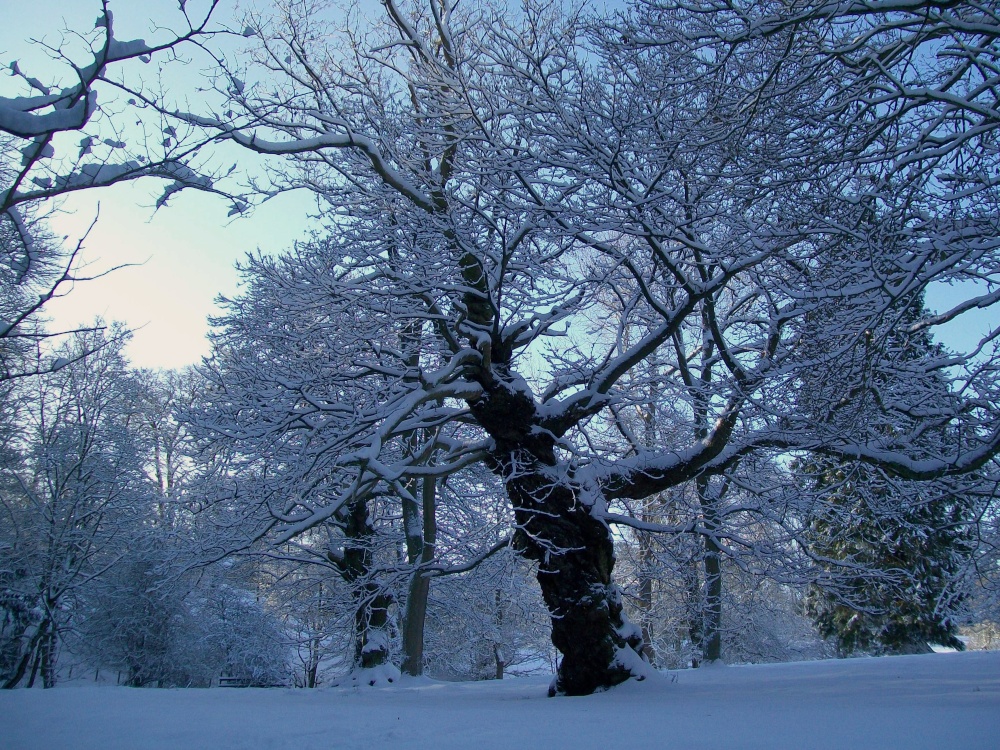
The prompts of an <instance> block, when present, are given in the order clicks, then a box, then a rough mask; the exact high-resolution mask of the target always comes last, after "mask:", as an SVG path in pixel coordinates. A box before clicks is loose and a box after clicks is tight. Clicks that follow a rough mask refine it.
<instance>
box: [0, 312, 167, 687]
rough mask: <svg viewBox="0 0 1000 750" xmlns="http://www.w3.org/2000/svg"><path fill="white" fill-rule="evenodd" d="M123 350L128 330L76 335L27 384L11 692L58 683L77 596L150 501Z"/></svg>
mask: <svg viewBox="0 0 1000 750" xmlns="http://www.w3.org/2000/svg"><path fill="white" fill-rule="evenodd" d="M122 346H123V335H122V334H121V332H120V331H119V332H117V333H116V334H115V333H113V334H112V335H111V336H109V338H107V339H103V338H102V335H101V333H100V327H98V328H95V329H94V330H90V331H86V332H83V333H80V334H77V335H75V336H74V337H73V338H71V340H70V341H68V342H67V343H66V344H65V345H64V346H62V347H61V348H59V349H57V350H56V351H55V352H53V356H54V357H56V358H58V359H60V360H62V364H60V365H59V366H58V367H57V368H54V371H53V372H52V373H50V374H48V375H45V376H43V377H39V378H35V379H31V380H29V381H26V382H25V383H24V384H23V387H25V388H28V389H30V393H29V394H27V396H26V397H25V399H24V401H23V403H22V407H21V410H20V411H19V413H18V415H17V416H18V419H19V420H21V421H20V430H19V434H18V435H17V438H16V441H14V444H15V445H16V447H17V448H18V450H19V460H18V461H16V462H10V463H8V464H7V465H5V466H4V467H3V490H4V495H3V504H4V508H3V510H4V514H5V523H4V529H5V532H4V537H5V538H4V547H5V549H4V555H3V556H2V558H0V560H2V565H3V570H2V573H0V575H2V577H3V581H4V585H5V594H4V595H5V598H12V600H13V601H15V602H19V603H21V604H23V605H24V606H23V607H21V609H20V610H19V611H21V610H25V609H26V611H27V612H28V613H29V614H30V617H29V618H28V620H27V622H26V623H24V625H25V626H24V627H21V628H20V630H19V631H17V632H15V631H11V632H9V633H8V634H7V635H8V636H9V637H11V638H13V639H14V640H15V641H16V644H17V645H16V647H15V646H11V649H14V650H16V653H17V656H16V657H15V658H14V659H13V661H12V662H11V664H10V671H5V673H4V674H3V685H4V687H8V688H9V687H14V686H16V685H18V684H20V683H21V682H22V681H27V683H28V684H29V685H30V684H31V683H32V682H33V681H34V680H35V678H36V677H37V676H38V674H41V677H42V680H43V682H44V684H45V685H46V686H50V685H52V684H54V682H55V679H56V672H55V665H56V657H57V649H58V647H59V645H60V640H61V631H62V630H63V629H64V628H66V627H67V626H68V624H69V623H70V622H71V621H72V619H73V618H74V616H75V613H76V610H77V605H78V601H77V597H78V595H79V594H80V592H81V590H82V589H84V588H85V587H86V586H87V585H88V584H89V583H90V582H91V581H92V580H93V579H94V578H96V577H98V576H100V575H101V574H102V573H103V572H105V571H107V570H108V569H109V568H111V567H112V566H113V565H114V564H115V563H116V562H117V561H118V560H119V559H120V558H121V557H122V556H123V555H124V550H125V549H126V544H125V540H124V539H123V538H122V536H123V530H124V528H125V526H126V525H127V524H128V522H129V518H130V515H131V513H132V512H133V511H134V509H135V508H137V507H142V506H143V505H144V504H146V503H148V500H149V497H150V494H151V492H150V490H151V488H150V486H149V485H148V484H147V483H146V481H145V477H144V476H143V473H142V460H141V456H140V451H139V449H138V445H137V441H136V440H135V436H134V435H133V434H132V432H131V431H130V429H129V419H130V418H131V416H132V404H133V402H134V391H133V388H132V384H131V382H130V380H129V377H128V373H127V370H126V366H125V360H124V358H123V356H122V353H121V348H122ZM87 352H90V353H89V354H87V356H83V354H84V353H87ZM22 619H23V618H22Z"/></svg>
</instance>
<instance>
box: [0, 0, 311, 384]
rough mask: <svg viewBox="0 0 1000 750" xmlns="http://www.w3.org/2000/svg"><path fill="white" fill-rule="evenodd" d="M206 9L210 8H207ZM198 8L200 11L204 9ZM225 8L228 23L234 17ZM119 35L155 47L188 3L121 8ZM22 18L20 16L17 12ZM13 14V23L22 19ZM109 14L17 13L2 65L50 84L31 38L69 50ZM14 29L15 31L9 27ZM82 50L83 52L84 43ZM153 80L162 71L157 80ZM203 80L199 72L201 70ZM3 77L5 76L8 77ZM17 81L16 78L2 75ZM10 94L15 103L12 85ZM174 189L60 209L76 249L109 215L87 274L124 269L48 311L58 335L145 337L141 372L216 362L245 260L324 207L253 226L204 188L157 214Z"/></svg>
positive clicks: (139, 354) (33, 9)
mask: <svg viewBox="0 0 1000 750" xmlns="http://www.w3.org/2000/svg"><path fill="white" fill-rule="evenodd" d="M201 4H203V3H199V5H201ZM195 5H196V1H192V2H190V3H189V6H190V7H194V6H195ZM233 5H234V3H230V4H228V7H220V8H219V11H218V12H219V15H217V18H219V19H220V20H221V19H223V18H225V17H226V16H225V14H231V13H232V12H233V8H232V6H233ZM111 8H112V10H113V11H114V12H115V26H116V37H118V38H119V39H123V40H127V39H133V38H150V36H151V34H150V28H149V27H150V24H151V23H152V22H153V20H158V21H161V22H162V21H164V20H165V19H176V18H177V0H169V2H168V1H167V0H142V1H141V2H130V3H129V2H123V1H120V2H113V3H112V4H111ZM11 10H13V14H11ZM12 15H13V18H12V17H11V16H12ZM98 15H100V3H99V2H97V0H32V2H30V3H19V4H18V5H17V6H16V9H8V12H7V14H6V17H7V20H8V23H6V24H3V25H0V61H2V63H0V64H3V65H4V66H6V65H7V64H9V62H10V61H11V60H18V61H19V63H20V67H21V69H22V70H24V71H25V72H26V73H28V74H29V75H34V76H36V77H38V78H41V79H42V80H46V79H47V78H48V76H47V75H46V73H47V71H56V70H58V71H60V72H61V73H62V74H63V75H65V70H66V69H65V68H56V67H53V66H52V64H51V63H50V61H49V60H48V58H47V54H46V52H45V50H44V48H43V47H42V46H41V45H39V44H33V45H32V44H28V43H27V40H28V39H29V38H33V39H37V40H40V41H44V42H45V43H47V44H49V45H51V46H59V41H60V35H61V33H62V29H79V30H89V29H91V28H93V25H94V20H95V19H96V18H97V17H98ZM10 21H13V22H10ZM73 41H76V44H75V45H73V46H74V48H77V49H79V48H80V44H79V41H78V40H71V43H72V42H73ZM151 72H152V71H151ZM192 72H196V71H195V70H194V66H192ZM0 75H2V74H0ZM3 77H4V79H6V75H3ZM2 83H3V91H2V93H3V94H5V95H15V92H14V91H12V90H11V89H10V88H8V85H7V84H8V81H7V80H3V82H2ZM162 187H163V184H162V182H161V181H158V180H154V179H146V180H142V181H140V182H138V183H134V184H131V185H118V186H115V187H113V188H105V189H102V190H91V191H86V192H83V193H76V194H74V195H72V196H70V197H68V198H66V199H65V201H64V202H63V203H62V204H61V209H62V213H61V214H59V215H57V216H56V217H55V218H54V219H53V221H52V223H51V227H52V229H53V231H54V232H55V234H56V235H57V236H60V237H62V236H65V237H66V238H67V239H66V240H65V244H66V245H67V247H73V246H75V245H76V243H77V242H78V241H79V239H80V238H81V237H82V236H83V234H84V233H85V232H86V230H87V227H88V226H89V225H90V223H91V222H92V221H93V219H94V217H95V216H98V204H99V205H100V212H99V219H98V221H97V224H96V226H95V227H94V229H93V231H92V232H91V233H90V235H89V236H88V237H87V239H86V241H85V242H84V245H83V253H82V262H83V265H84V268H82V269H81V270H79V271H78V275H80V276H93V275H98V274H101V273H103V272H105V271H107V270H108V269H110V268H114V267H116V266H123V265H128V264H133V266H132V267H129V268H121V269H119V270H116V271H114V272H112V273H110V274H108V275H106V276H104V277H102V278H99V279H95V280H92V281H87V282H84V283H80V284H77V285H76V286H75V287H74V288H73V289H72V290H71V291H70V293H69V294H67V295H66V296H64V297H62V298H61V299H58V300H53V301H52V302H50V303H49V305H47V306H46V308H45V313H46V316H47V317H48V318H49V319H50V320H51V323H50V328H52V329H53V330H66V329H71V328H73V327H75V326H77V325H78V324H83V323H89V322H91V321H93V320H94V318H95V317H97V316H100V317H102V318H104V319H105V320H106V321H111V320H120V321H124V322H125V323H127V324H128V326H129V327H130V328H133V329H135V335H134V338H133V340H132V342H131V344H130V345H129V348H128V354H129V356H130V358H131V360H132V363H133V364H134V365H136V366H138V367H152V368H156V367H163V368H170V367H182V366H185V365H189V364H194V363H197V362H199V361H200V359H201V357H202V356H204V355H206V354H208V343H207V341H206V340H205V334H206V333H207V331H208V322H207V320H206V318H207V316H209V315H215V314H218V312H219V308H218V307H217V306H216V305H215V304H214V300H215V297H216V296H217V295H219V294H224V295H227V296H229V295H232V294H233V293H234V292H235V291H236V288H237V281H238V277H237V274H236V271H235V269H234V267H233V266H234V263H235V262H236V261H237V260H240V259H242V258H243V257H244V256H245V255H246V253H247V252H252V251H256V250H257V249H258V248H260V249H262V250H264V251H265V252H277V251H280V250H283V249H285V248H288V247H290V246H291V245H292V244H293V243H294V242H295V241H296V240H298V239H302V238H303V237H304V235H305V232H306V230H307V229H308V228H309V226H311V224H310V220H309V218H308V214H309V213H310V212H313V213H315V202H314V201H313V199H312V198H311V197H309V196H308V195H306V194H304V193H300V194H287V195H283V196H279V197H278V198H276V199H274V200H272V201H271V202H269V203H267V204H265V205H264V206H262V207H260V208H258V209H257V210H256V211H255V212H254V213H253V215H251V216H250V217H249V218H244V219H238V220H235V221H234V220H232V219H230V218H228V217H227V213H228V211H229V205H228V203H227V202H225V201H224V200H223V199H221V198H219V197H216V196H212V195H207V194H201V193H195V192H193V191H186V192H183V193H181V194H180V195H176V196H174V197H173V198H172V199H171V201H170V203H169V204H168V206H167V208H165V209H162V210H160V211H159V212H157V213H155V214H154V212H153V209H152V206H153V204H154V202H155V197H156V195H157V194H158V192H159V191H160V190H162Z"/></svg>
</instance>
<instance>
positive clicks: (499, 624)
mask: <svg viewBox="0 0 1000 750" xmlns="http://www.w3.org/2000/svg"><path fill="white" fill-rule="evenodd" d="M493 613H494V614H493V626H494V627H495V628H496V638H495V639H494V641H493V665H494V672H493V679H495V680H502V679H503V671H504V669H505V668H506V667H507V655H506V653H504V650H503V592H501V591H500V589H497V590H496V591H494V592H493Z"/></svg>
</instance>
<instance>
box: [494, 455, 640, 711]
mask: <svg viewBox="0 0 1000 750" xmlns="http://www.w3.org/2000/svg"><path fill="white" fill-rule="evenodd" d="M507 490H508V492H509V493H510V497H511V500H512V501H513V503H514V514H515V518H516V521H517V526H518V528H517V533H516V535H515V543H516V544H517V547H518V549H519V550H520V551H521V552H522V553H523V554H524V555H525V556H526V557H528V558H529V559H531V560H535V561H537V562H538V583H539V585H540V586H541V588H542V596H543V597H544V599H545V603H546V605H547V606H548V609H549V613H550V614H551V616H552V643H553V644H554V645H555V647H556V648H557V649H559V651H560V653H562V655H563V658H562V661H561V662H560V663H559V670H558V673H557V675H556V680H555V682H554V684H553V687H552V689H551V691H550V692H551V693H552V694H553V695H554V694H557V693H559V694H565V695H587V694H589V693H592V692H594V691H595V690H599V689H602V688H608V687H611V686H613V685H617V684H618V683H620V682H624V681H625V680H627V679H628V678H629V677H630V676H632V668H633V667H634V666H635V664H636V663H637V662H638V661H639V660H640V657H639V655H638V654H640V653H642V635H641V633H640V631H639V629H638V628H636V627H635V626H634V625H632V624H631V623H628V622H626V620H625V618H624V615H623V612H622V603H621V597H620V596H619V593H618V589H617V587H616V586H615V585H614V584H613V583H612V581H611V572H612V570H613V569H614V565H615V554H614V546H613V543H612V540H611V533H610V531H609V529H608V527H607V526H606V525H605V524H604V523H602V522H601V521H599V520H597V519H595V518H594V517H593V516H592V515H591V514H590V510H589V508H588V507H587V506H586V505H584V504H583V503H582V502H580V499H579V497H578V496H577V492H576V491H575V490H574V489H573V488H572V487H570V486H568V485H566V484H561V483H553V482H552V479H551V478H550V477H547V476H544V475H542V474H541V473H531V474H521V475H520V476H516V477H513V478H511V479H510V480H508V482H507Z"/></svg>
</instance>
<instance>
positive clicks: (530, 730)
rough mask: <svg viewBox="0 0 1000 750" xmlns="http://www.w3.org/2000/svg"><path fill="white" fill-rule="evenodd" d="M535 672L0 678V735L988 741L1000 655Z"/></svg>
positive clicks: (128, 741) (515, 744)
mask: <svg viewBox="0 0 1000 750" xmlns="http://www.w3.org/2000/svg"><path fill="white" fill-rule="evenodd" d="M546 684H547V683H546V680H544V679H539V678H524V679H516V680H503V681H502V682H480V683H438V682H432V681H430V680H414V681H404V682H403V683H402V684H401V685H399V686H397V687H388V688H374V689H372V688H365V689H356V688H354V689H348V688H330V689H319V690H286V689H272V690H251V689H244V690H241V689H226V688H215V689H210V690H152V689H150V690H136V689H129V688H117V687H66V688H61V689H60V688H56V689H55V690H15V691H0V748H3V750H7V749H8V748H11V749H16V750H31V749H33V748H39V749H41V748H45V749H46V750H49V749H51V748H59V749H62V748H65V749H67V750H98V749H99V750H116V749H117V748H122V749H125V748H128V750H143V749H151V748H156V749H157V750H160V749H163V750H166V749H167V748H169V749H170V750H175V749H177V750H189V749H193V748H212V749H213V750H226V749H228V748H234V749H235V748H240V749H241V750H244V749H247V748H252V749H253V750H257V749H258V748H259V749H261V750H264V749H266V750H272V749H273V750H277V749H283V748H289V749H290V750H291V749H292V748H294V750H318V749H320V748H337V749H338V750H339V749H341V748H343V749H346V748H366V749H367V748H382V747H387V748H393V750H395V749H396V748H415V749H417V750H432V749H433V750H451V749H452V748H455V749H458V748H461V750H489V748H517V749H518V750H529V749H531V748H572V749H573V750H580V749H585V748H629V750H632V749H633V748H657V750H666V749H668V748H679V749H683V750H707V749H709V748H719V749H720V750H721V749H722V748H725V749H726V750H747V749H750V748H761V749H765V748H766V749H767V750H783V749H784V748H795V750H822V749H823V748H837V750H841V749H843V748H850V749H851V750H862V749H864V748H877V749H878V750H893V748H901V749H902V748H905V749H906V750H916V749H918V748H934V749H935V750H948V749H949V748H961V749H962V750H976V748H983V749H984V750H985V749H986V748H989V749H990V750H996V749H997V748H1000V652H973V653H964V654H936V655H928V656H900V657H886V658H882V659H852V660H845V661H826V662H807V663H797V664H778V665H767V666H752V667H719V668H715V669H701V670H687V671H682V672H675V673H667V674H665V675H664V677H663V678H662V679H660V680H654V681H647V682H644V683H629V684H627V685H623V686H621V687H619V688H616V689H614V690H612V691H610V692H608V693H603V694H599V695H592V696H588V697H585V698H547V697H545V688H546Z"/></svg>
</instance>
